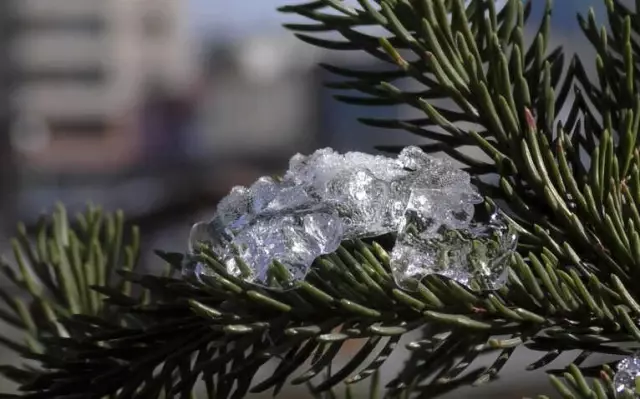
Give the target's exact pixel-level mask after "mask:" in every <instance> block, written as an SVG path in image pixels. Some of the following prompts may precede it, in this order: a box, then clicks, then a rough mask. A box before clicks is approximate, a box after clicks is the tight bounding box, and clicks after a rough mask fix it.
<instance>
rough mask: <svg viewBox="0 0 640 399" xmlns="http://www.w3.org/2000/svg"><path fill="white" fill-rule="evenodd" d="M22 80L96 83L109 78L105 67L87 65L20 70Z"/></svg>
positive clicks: (19, 75)
mask: <svg viewBox="0 0 640 399" xmlns="http://www.w3.org/2000/svg"><path fill="white" fill-rule="evenodd" d="M17 78H18V80H20V81H22V82H40V81H58V82H60V81H68V82H76V83H87V84H95V83H100V82H103V81H104V80H105V79H106V78H107V72H106V70H105V68H102V67H99V66H96V67H85V68H77V67H76V68H74V67H70V68H50V69H41V70H31V71H25V70H23V71H20V72H19V73H18V76H17Z"/></svg>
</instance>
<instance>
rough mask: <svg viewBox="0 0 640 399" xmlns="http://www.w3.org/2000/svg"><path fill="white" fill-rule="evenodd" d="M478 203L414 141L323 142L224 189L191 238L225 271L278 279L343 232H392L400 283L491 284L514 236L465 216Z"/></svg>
mask: <svg viewBox="0 0 640 399" xmlns="http://www.w3.org/2000/svg"><path fill="white" fill-rule="evenodd" d="M479 202H482V197H481V196H480V195H479V194H478V193H477V192H476V190H475V188H474V187H473V186H472V185H471V182H470V177H469V175H468V174H467V173H466V172H464V171H462V170H460V169H458V168H456V167H455V166H454V165H453V164H452V163H451V162H449V161H448V160H445V159H439V158H435V157H431V156H428V155H427V154H425V153H424V152H423V151H422V150H420V149H419V148H418V147H406V148H405V149H404V150H403V151H402V152H401V153H400V154H399V155H398V157H397V158H388V157H383V156H374V155H369V154H364V153H359V152H349V153H346V154H339V153H337V152H335V151H333V150H332V149H329V148H326V149H321V150H318V151H316V152H315V153H313V154H311V155H309V156H303V155H300V154H298V155H295V156H294V157H293V158H291V161H290V164H289V169H288V171H287V172H286V173H285V175H284V176H283V178H282V179H279V180H276V179H272V178H266V177H263V178H260V179H259V180H258V181H256V182H255V183H254V184H253V185H252V186H250V187H248V188H245V187H235V188H234V189H232V190H231V193H229V195H228V196H227V197H225V198H224V199H223V200H222V201H220V203H219V204H218V207H217V209H216V213H215V215H214V217H213V219H212V220H210V221H208V222H201V223H198V224H196V225H195V226H194V227H193V229H192V233H191V237H190V245H191V250H192V251H194V250H196V249H197V248H196V247H197V245H200V244H204V245H208V246H210V247H211V249H212V250H213V251H214V252H215V253H216V255H217V256H218V257H219V258H220V259H221V260H222V261H223V262H224V264H225V266H226V268H227V271H228V272H229V273H230V274H232V275H234V276H237V277H241V278H243V279H245V280H246V281H249V282H253V283H257V284H261V285H268V286H274V284H275V283H274V282H275V281H278V282H279V283H278V285H279V286H282V285H283V282H284V285H285V286H286V285H288V284H287V283H295V282H296V281H299V280H301V279H304V277H305V276H306V274H307V272H308V271H309V269H310V267H311V265H312V263H313V261H314V260H315V259H316V258H317V257H318V256H320V255H323V254H328V253H331V252H334V251H335V250H336V249H337V248H338V246H339V245H340V243H341V242H342V241H343V240H350V239H355V238H363V237H373V236H379V235H383V234H387V233H397V240H396V245H395V247H394V249H393V251H392V254H391V255H392V268H393V270H394V277H395V278H396V280H397V281H398V282H399V283H400V284H401V285H403V286H407V284H404V283H405V281H411V280H413V279H419V278H421V277H423V276H424V275H426V274H430V273H439V274H442V275H445V276H447V277H451V278H453V279H455V280H457V281H459V282H460V283H463V284H467V283H468V281H469V280H470V279H472V278H474V279H477V278H479V277H481V278H483V279H484V280H486V281H487V284H486V286H487V287H495V286H496V285H499V284H500V283H501V281H502V279H503V276H504V273H503V271H504V270H505V264H506V260H505V258H506V257H508V256H509V254H510V252H511V251H512V250H513V246H514V244H515V236H514V235H513V234H512V233H509V232H507V229H506V225H505V224H504V223H502V221H501V220H499V218H498V217H497V216H495V217H494V218H493V219H492V220H491V221H490V223H489V224H487V225H483V226H479V225H473V224H471V220H472V218H473V215H474V205H475V204H477V203H479ZM445 247H446V248H448V249H447V250H444V249H443V248H445ZM200 267H201V266H200ZM276 272H277V273H278V278H275V277H274V273H276ZM197 273H206V270H204V269H199V270H198V271H197Z"/></svg>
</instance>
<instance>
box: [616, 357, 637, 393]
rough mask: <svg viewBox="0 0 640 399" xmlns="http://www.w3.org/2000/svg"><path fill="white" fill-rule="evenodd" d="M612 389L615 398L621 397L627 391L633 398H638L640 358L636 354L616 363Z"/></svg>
mask: <svg viewBox="0 0 640 399" xmlns="http://www.w3.org/2000/svg"><path fill="white" fill-rule="evenodd" d="M613 388H614V390H615V394H616V396H620V397H621V396H622V394H623V393H624V391H625V390H629V391H630V392H631V393H632V394H633V397H635V398H640V356H638V354H637V353H636V354H634V355H633V356H630V357H627V358H625V359H622V360H621V361H620V363H618V370H617V372H616V374H615V376H614V377H613Z"/></svg>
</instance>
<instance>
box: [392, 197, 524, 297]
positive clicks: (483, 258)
mask: <svg viewBox="0 0 640 399" xmlns="http://www.w3.org/2000/svg"><path fill="white" fill-rule="evenodd" d="M433 199H434V198H433V197H429V196H428V195H420V194H415V195H414V196H413V198H412V200H411V201H410V204H409V206H408V207H407V211H406V213H405V217H404V220H403V222H402V225H401V227H400V232H399V233H398V237H397V239H396V244H395V246H394V248H393V250H392V252H391V268H392V272H393V276H394V278H395V280H396V282H397V283H398V285H399V286H401V287H402V288H405V289H409V290H411V289H414V288H415V287H416V284H417V282H419V281H420V280H421V279H422V278H424V277H426V276H427V275H429V274H438V275H441V276H444V277H448V278H451V279H453V280H455V281H457V282H458V283H460V284H462V285H465V286H467V287H471V283H472V281H475V282H476V284H477V287H479V288H480V289H482V290H495V289H498V288H500V287H501V286H503V285H504V284H505V283H506V279H507V271H508V264H509V258H510V256H511V254H512V253H513V251H514V250H515V247H516V244H517V235H516V234H515V232H514V231H513V230H512V229H511V228H510V226H509V225H508V224H507V223H506V222H505V220H504V219H503V218H502V217H501V216H500V214H499V213H494V214H492V215H491V217H490V220H489V222H488V223H467V224H466V226H464V224H463V223H460V220H457V219H456V218H455V217H454V218H453V219H451V218H447V217H444V218H438V217H435V218H434V216H433V215H437V214H438V212H439V210H438V209H437V208H438V206H441V203H438V202H436V201H437V197H436V198H435V199H436V201H433ZM430 202H433V203H435V204H436V205H431V206H430V205H429V203H430ZM434 208H435V210H434ZM443 208H446V207H443ZM441 210H442V209H441ZM441 210H440V211H441ZM444 210H445V211H446V209H444ZM447 212H448V213H455V212H453V211H451V210H449V211H447ZM452 220H455V221H454V222H453V223H451V221H452ZM440 221H444V223H442V224H441V223H440Z"/></svg>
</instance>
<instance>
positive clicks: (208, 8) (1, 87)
mask: <svg viewBox="0 0 640 399" xmlns="http://www.w3.org/2000/svg"><path fill="white" fill-rule="evenodd" d="M290 3H296V2H295V1H293V2H292V1H291V0H253V1H239V0H0V248H1V249H2V250H3V253H7V249H8V244H7V242H8V237H10V236H11V234H12V233H13V230H14V228H15V225H16V223H17V222H18V221H24V222H26V223H27V224H31V223H34V222H35V221H36V219H37V218H38V216H39V215H40V214H42V213H43V212H48V211H50V210H52V208H53V205H54V204H55V203H56V202H57V201H61V202H63V203H64V204H65V205H66V206H67V207H68V209H69V212H70V213H75V212H77V211H80V210H82V208H83V207H84V206H85V205H86V204H87V203H88V202H92V203H95V204H100V205H102V206H103V207H104V208H105V209H108V210H115V209H118V208H119V209H122V210H124V211H125V213H126V215H127V216H128V218H129V219H130V220H131V221H133V222H135V223H137V224H139V225H140V227H141V230H142V237H143V239H144V249H143V251H144V254H145V256H144V258H143V261H144V267H145V268H147V270H149V271H153V270H156V269H157V268H158V267H159V266H160V265H161V264H160V263H159V262H158V261H156V260H155V259H154V257H153V256H152V255H151V249H153V248H161V249H163V250H167V251H183V250H185V249H186V241H187V236H188V231H189V229H190V226H191V225H192V224H193V223H194V222H196V221H199V220H203V219H207V218H208V217H210V216H211V214H212V212H213V209H214V207H215V204H216V202H217V201H218V200H219V199H220V197H221V196H223V195H225V194H226V193H227V191H228V190H229V189H230V187H231V186H233V185H238V184H239V185H246V184H250V183H251V182H252V181H253V180H255V179H256V178H257V177H259V176H261V175H265V174H271V173H277V172H279V171H282V170H283V169H285V168H286V166H287V162H288V159H289V158H290V157H291V155H293V154H295V153H296V152H302V153H309V152H312V151H313V150H315V149H316V148H319V147H326V146H331V147H333V148H335V149H337V150H340V151H345V150H361V151H373V146H374V145H376V144H410V143H419V142H420V141H419V140H417V139H416V138H415V137H414V136H411V135H409V134H406V133H403V132H400V131H388V130H377V129H373V128H368V127H365V126H363V125H360V124H359V123H358V122H357V120H356V118H357V117H366V116H376V117H384V116H388V117H393V118H397V117H403V116H411V115H412V114H413V113H415V111H413V110H411V109H407V108H405V107H386V108H361V107H355V106H349V105H345V104H342V103H339V102H337V101H335V100H334V99H333V97H332V96H333V94H335V93H334V92H332V91H330V90H328V89H325V88H323V86H322V84H323V82H327V81H330V80H335V78H333V77H332V76H330V75H329V74H328V73H327V72H325V71H323V70H322V69H321V68H319V67H318V63H319V62H327V63H333V64H340V65H346V66H351V67H356V66H357V67H359V68H376V67H378V65H377V64H376V63H375V62H374V61H373V60H372V59H370V58H368V57H363V56H360V55H358V54H350V53H337V52H324V51H321V50H318V49H316V48H313V47H311V46H310V45H307V44H304V43H302V42H300V41H298V40H297V39H295V38H294V37H293V35H292V34H291V33H289V32H287V31H285V30H284V29H283V28H281V27H280V25H281V24H282V23H283V22H303V20H299V19H295V18H292V17H290V16H287V15H281V14H278V13H277V12H276V7H277V6H281V5H285V4H290ZM533 3H534V12H533V16H532V18H533V21H534V23H533V24H531V25H532V26H531V28H532V29H533V28H535V27H537V23H536V22H535V21H536V20H538V17H539V15H540V11H541V9H542V7H543V6H544V1H543V0H533ZM538 3H539V4H538ZM555 3H556V4H555V9H554V19H553V21H554V22H553V31H552V37H553V42H552V45H553V46H555V45H559V44H561V45H563V46H565V48H566V49H567V50H568V52H572V51H576V52H578V53H580V54H581V55H584V56H587V57H588V56H590V55H591V49H590V47H589V45H588V44H586V43H585V41H584V39H583V38H582V34H581V32H580V31H579V28H578V25H577V22H576V17H575V15H576V13H577V12H578V11H581V12H586V11H587V9H588V7H589V6H590V5H593V6H594V7H595V8H596V11H597V14H598V15H599V21H600V22H603V18H602V15H603V13H602V9H603V7H602V6H601V5H600V3H601V1H600V0H590V1H587V0H562V1H556V2H555ZM596 3H597V4H596ZM587 64H591V63H590V62H587ZM354 349H355V347H354ZM344 355H345V358H348V356H349V353H346V352H345V354H344ZM403 356H404V355H403V354H402V353H398V354H396V355H395V356H394V357H393V358H392V359H391V362H389V364H388V365H387V366H386V367H385V368H384V369H383V371H384V373H385V375H384V376H383V377H385V378H388V377H389V376H391V375H392V373H394V372H396V371H397V370H398V368H399V367H401V364H402V361H403ZM532 359H533V358H531V356H530V355H528V354H526V353H524V354H522V355H521V356H520V357H518V358H517V359H516V360H514V363H512V364H511V367H509V368H508V370H506V371H505V373H503V374H502V375H501V376H502V378H501V381H500V382H498V383H496V384H491V385H489V386H487V387H485V388H478V389H475V390H471V391H469V390H466V389H465V390H464V392H462V391H461V392H457V393H456V394H455V395H453V396H451V397H459V396H460V397H462V396H464V395H473V396H474V397H487V398H499V397H522V396H526V395H534V394H538V393H543V392H549V390H548V389H546V379H545V377H544V376H538V377H536V379H532V378H531V375H527V374H525V373H524V372H523V370H524V364H525V363H526V362H527V361H531V360H532ZM13 361H16V359H15V358H13V357H8V355H2V356H0V363H5V362H13ZM505 381H506V382H505ZM0 387H2V389H0V390H1V391H3V392H6V391H7V389H10V387H8V386H6V384H2V385H0ZM291 397H307V396H306V394H305V393H304V392H300V391H298V392H292V393H291Z"/></svg>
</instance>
